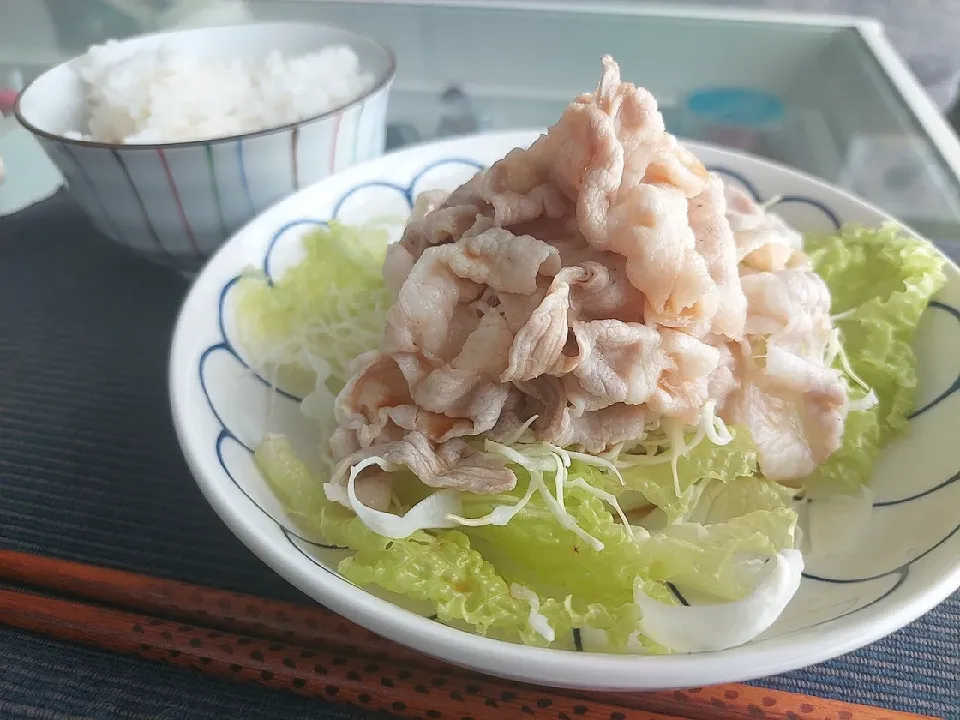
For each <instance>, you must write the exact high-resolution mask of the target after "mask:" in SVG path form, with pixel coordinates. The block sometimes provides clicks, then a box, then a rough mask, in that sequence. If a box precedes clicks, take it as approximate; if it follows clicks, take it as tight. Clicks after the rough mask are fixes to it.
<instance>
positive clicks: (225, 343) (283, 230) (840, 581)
mask: <svg viewBox="0 0 960 720" xmlns="http://www.w3.org/2000/svg"><path fill="white" fill-rule="evenodd" d="M447 165H459V166H468V167H470V168H472V169H474V170H478V171H479V170H482V169H484V167H485V166H484V165H483V164H481V163H479V162H477V161H474V160H470V159H467V158H461V157H457V158H448V159H444V160H439V161H436V162H433V163H430V164H429V165H427V166H425V167H423V168H422V169H421V170H420V171H418V172H417V173H416V174H415V175H414V176H413V178H412V179H411V180H410V182H409V183H408V184H407V185H406V186H403V185H399V184H396V183H392V182H387V181H381V180H375V181H369V182H365V183H361V184H359V185H356V186H354V187H352V188H350V189H349V190H348V191H346V192H345V193H344V194H343V195H341V196H340V198H339V199H338V200H337V202H336V203H335V204H334V210H333V212H332V213H331V216H330V218H328V219H326V220H323V219H319V218H297V219H295V220H291V221H289V222H287V223H285V224H284V225H283V226H281V227H280V228H279V229H278V230H277V231H276V232H275V233H274V235H273V236H272V237H271V239H270V241H269V243H268V244H267V247H266V250H265V253H264V257H263V261H262V264H261V270H262V272H263V274H264V276H266V278H267V282H268V283H270V284H272V283H273V281H274V278H273V275H272V272H273V269H274V268H273V262H272V258H273V253H274V250H275V249H276V247H277V245H278V243H279V242H280V240H281V239H282V238H283V237H284V236H285V235H286V234H287V233H288V232H289V231H291V230H293V229H296V228H302V227H317V226H322V225H326V224H327V223H328V222H329V221H331V220H336V219H337V218H338V217H339V215H340V213H341V211H342V210H343V207H344V205H345V204H346V202H347V201H348V200H349V199H350V198H351V197H353V196H354V195H355V194H356V193H358V192H360V191H362V190H365V189H370V188H386V189H388V190H391V191H394V192H396V193H398V194H399V195H400V196H401V197H402V198H403V200H404V201H405V203H406V205H407V207H408V209H411V210H412V208H413V205H414V200H415V196H416V194H417V185H418V184H419V183H420V181H421V180H422V179H423V177H424V176H425V175H426V174H427V173H428V172H430V171H432V170H435V169H437V168H438V167H442V166H447ZM707 169H708V170H709V171H711V172H714V173H716V174H718V175H721V176H724V177H726V178H729V179H730V180H733V181H734V182H736V183H737V184H738V185H740V186H741V187H742V188H743V189H744V190H745V191H746V192H747V193H748V194H749V195H750V196H751V197H752V198H753V200H754V201H755V202H758V203H763V202H764V198H763V196H762V195H761V193H760V192H759V190H758V189H757V187H756V185H755V184H754V183H752V182H751V181H750V180H749V179H748V178H747V177H745V176H744V175H743V174H742V173H740V172H737V171H735V170H732V169H730V168H728V167H724V166H708V167H707ZM784 204H802V205H807V206H809V207H811V208H813V209H814V210H816V211H817V212H819V213H820V214H822V215H823V216H824V217H825V218H826V220H827V221H828V222H829V223H830V224H831V225H832V226H833V227H834V228H835V229H837V230H839V229H840V227H841V225H842V223H841V219H840V217H839V216H838V214H837V213H836V212H835V211H834V210H833V209H831V208H830V207H828V206H827V205H826V204H824V203H823V202H821V201H819V200H817V199H815V198H811V197H807V196H804V195H783V196H780V197H779V198H777V199H776V201H775V202H772V203H770V207H778V206H780V205H784ZM241 277H242V276H241V275H237V276H235V277H233V278H231V279H230V280H229V281H227V283H226V284H225V285H224V286H223V288H222V289H221V291H220V295H219V298H218V307H217V324H218V330H219V333H220V339H219V340H218V342H216V343H214V344H212V345H210V346H209V347H207V348H206V350H204V352H203V353H202V354H201V356H200V360H199V363H198V368H197V372H198V375H199V381H200V387H201V390H202V392H203V396H204V399H205V400H206V402H207V406H208V408H209V409H210V412H211V413H212V414H213V416H214V417H215V418H216V420H217V423H218V424H219V425H220V428H221V430H220V433H219V435H218V436H217V440H216V446H215V452H216V455H217V459H218V461H219V463H220V467H221V468H222V469H223V471H224V474H225V475H226V477H228V478H229V479H230V481H231V482H232V483H233V484H234V486H235V487H236V488H237V489H238V490H239V491H240V492H241V493H242V494H243V495H244V497H246V498H247V499H248V500H249V501H250V503H251V504H252V505H253V506H254V507H256V508H257V509H258V510H259V511H260V512H261V513H263V515H265V516H266V517H267V518H269V519H270V520H271V521H272V522H273V523H274V524H276V525H277V527H278V529H279V530H280V531H281V533H282V534H283V536H284V537H285V538H286V540H287V541H288V542H289V543H290V544H291V545H292V546H293V547H294V549H295V550H296V551H297V552H299V553H300V554H301V555H303V556H304V557H306V558H307V559H308V560H310V562H312V563H313V564H314V565H316V566H317V567H318V568H321V569H322V570H324V571H325V572H327V573H330V574H332V575H335V576H336V577H338V578H340V579H341V580H343V581H345V582H350V581H349V580H347V579H346V578H344V577H343V576H342V575H340V574H339V573H337V572H336V571H334V570H332V569H330V568H328V567H326V566H325V565H323V564H321V563H320V562H318V561H317V559H316V558H314V557H313V556H312V555H311V554H310V553H308V552H306V551H305V550H304V549H303V547H301V544H300V543H304V544H307V545H310V546H312V547H316V548H319V549H324V550H338V551H345V552H346V551H348V548H343V547H339V546H336V545H328V544H324V543H318V542H315V541H312V540H309V539H307V538H304V537H302V536H301V535H299V534H298V533H297V532H296V531H294V530H292V529H290V528H288V527H287V526H286V525H284V524H283V523H282V522H281V521H280V520H278V519H277V518H274V517H273V516H272V515H271V514H270V513H269V512H267V510H266V509H264V508H263V507H261V506H260V504H259V503H257V502H256V500H254V499H253V498H252V497H251V496H250V495H249V494H248V493H247V492H246V491H245V490H244V489H243V488H242V487H241V485H240V484H239V483H238V482H237V480H236V478H235V477H234V476H233V473H232V472H231V470H230V468H229V467H228V464H227V462H226V461H225V458H224V453H223V448H224V444H225V443H226V442H233V443H235V444H236V445H237V446H238V447H240V448H242V449H243V450H244V451H246V452H247V453H249V454H250V455H251V456H252V455H253V449H252V448H250V447H249V446H247V445H246V444H245V443H243V442H242V441H241V440H240V439H239V438H238V436H237V435H236V434H235V433H234V432H233V431H232V430H230V428H229V427H228V425H227V424H226V423H225V422H224V420H223V418H222V417H221V416H220V414H219V412H218V410H217V409H216V407H215V404H214V402H213V400H212V399H211V396H210V393H209V391H208V388H207V382H206V377H205V375H204V369H205V367H206V364H207V362H208V360H209V358H210V357H211V356H212V355H213V354H215V353H218V352H225V353H227V354H229V356H230V357H232V358H233V360H234V361H235V362H237V363H239V364H240V365H241V367H242V368H243V369H244V370H246V371H248V372H249V373H251V375H252V376H253V377H254V378H256V380H257V381H258V382H259V383H261V384H263V385H264V386H266V387H268V388H271V389H272V390H273V392H275V393H277V394H278V395H280V396H281V397H283V398H286V399H287V400H289V401H293V402H300V401H301V400H302V398H299V397H297V396H296V395H293V394H291V393H289V392H286V391H284V390H282V389H280V388H277V387H275V386H273V384H272V383H270V382H269V381H268V380H267V379H266V378H265V377H263V376H262V375H261V374H260V373H259V372H257V371H256V370H255V368H254V367H253V365H252V363H250V362H248V361H247V360H246V359H244V357H243V355H242V354H241V352H240V351H239V349H238V347H237V344H235V343H234V342H233V341H232V340H231V338H230V335H229V333H228V332H227V327H226V320H225V314H226V303H227V298H228V297H229V294H230V291H231V290H232V289H233V288H234V286H235V285H236V284H237V282H238V281H239V280H240V279H241ZM929 307H930V308H931V309H936V310H940V311H943V312H946V313H948V314H949V315H950V316H951V317H952V318H953V319H954V320H955V321H956V322H957V323H958V324H960V311H958V310H957V309H956V308H954V307H952V306H949V305H946V304H944V303H942V302H940V301H933V302H931V303H930V306H929ZM958 390H960V374H958V376H957V378H956V379H955V380H954V382H953V383H952V384H951V385H950V386H949V387H948V388H947V389H946V390H944V391H943V392H941V393H940V394H939V395H937V396H936V397H935V398H934V399H933V400H931V401H929V402H928V403H926V404H925V405H923V406H922V407H920V408H918V409H917V410H915V411H914V412H913V413H912V414H911V415H910V419H914V418H916V417H918V416H920V415H922V414H924V413H926V412H928V411H930V410H931V409H933V408H934V407H936V406H937V405H939V404H940V403H942V402H943V401H944V400H946V399H947V398H949V397H951V396H952V395H953V394H955V393H956V392H957V391H958ZM958 481H960V471H958V472H957V473H956V474H954V475H953V476H952V477H950V478H948V479H947V480H945V481H943V482H942V483H940V484H938V485H936V486H934V487H932V488H929V489H927V490H924V491H922V492H919V493H916V494H915V495H912V496H909V497H905V498H901V499H896V500H885V501H877V502H874V504H873V507H874V509H875V510H883V509H884V508H888V507H894V506H897V505H902V504H904V503H908V502H911V501H914V500H918V499H920V498H923V497H926V496H928V495H931V494H933V493H935V492H937V491H939V490H942V489H944V488H946V487H949V486H951V485H953V484H954V483H956V482H958ZM958 532H960V524H958V525H957V526H956V527H955V528H954V529H953V530H951V531H950V532H949V533H948V534H947V535H946V536H945V537H943V538H941V539H940V540H939V541H937V542H936V543H935V544H933V545H932V546H931V547H929V548H927V549H926V550H924V551H922V552H920V553H918V554H917V555H916V556H915V557H913V558H911V559H910V560H909V561H907V562H905V563H903V564H902V565H900V566H898V567H896V568H893V569H891V570H888V571H886V572H882V573H877V574H875V575H872V576H869V577H857V578H836V577H825V576H820V575H814V574H811V573H807V572H804V573H803V577H804V579H805V580H808V581H816V582H821V583H827V584H833V585H848V584H856V583H867V582H872V581H875V580H880V579H882V578H887V577H890V578H896V580H895V582H894V584H893V585H892V586H891V587H890V588H888V589H887V590H886V591H884V592H883V593H882V594H881V595H879V596H878V597H876V598H874V599H873V600H870V601H869V602H867V603H866V604H864V605H861V606H859V607H856V608H854V609H852V610H849V611H847V612H845V613H842V614H840V615H837V616H835V617H832V618H829V619H827V620H823V621H820V622H816V623H812V624H810V625H806V626H804V628H803V629H809V628H811V627H818V626H820V625H824V624H826V623H830V622H833V621H835V620H839V619H841V618H844V617H848V616H850V615H852V614H854V613H857V612H860V611H862V610H865V609H867V608H869V607H872V606H874V605H876V604H877V603H879V602H881V601H883V600H884V599H886V598H888V597H889V596H890V595H892V594H893V593H894V592H896V591H897V590H898V589H899V588H900V587H902V586H903V584H904V583H905V582H906V580H907V578H908V576H909V574H910V568H911V566H912V565H913V564H914V563H915V562H917V561H918V560H920V559H922V558H924V557H926V556H927V555H928V554H930V553H931V552H933V551H934V550H936V549H937V548H938V547H940V546H941V545H943V544H944V543H946V542H947V541H948V540H949V539H950V538H951V537H953V536H954V535H955V534H957V533H958ZM350 584H353V583H350ZM670 587H671V591H672V592H673V593H674V594H675V595H676V596H677V598H678V599H679V600H680V602H681V603H683V604H687V601H686V600H685V599H684V597H683V596H682V595H681V593H680V592H679V590H677V588H676V587H674V586H673V585H672V584H670ZM429 619H436V617H435V616H433V617H431V618H429ZM795 631H796V630H794V631H789V632H788V633H786V634H790V633H791V632H795ZM572 647H573V649H574V650H575V651H577V652H582V651H584V647H583V640H582V637H581V632H580V630H579V629H574V630H573V636H572Z"/></svg>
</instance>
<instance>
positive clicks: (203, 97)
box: [65, 41, 374, 143]
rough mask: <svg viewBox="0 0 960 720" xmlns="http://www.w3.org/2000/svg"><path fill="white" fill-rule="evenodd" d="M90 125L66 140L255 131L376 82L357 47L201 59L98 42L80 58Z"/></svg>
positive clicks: (325, 107) (318, 110)
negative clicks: (361, 65) (355, 50)
mask: <svg viewBox="0 0 960 720" xmlns="http://www.w3.org/2000/svg"><path fill="white" fill-rule="evenodd" d="M77 72H78V74H79V75H80V78H81V80H82V82H83V83H84V87H85V90H86V93H87V105H88V107H87V111H88V114H87V118H86V122H87V127H86V128H84V129H83V130H82V131H77V130H71V131H70V132H68V133H65V134H66V136H67V137H73V138H77V139H80V138H82V139H87V140H96V141H99V142H111V143H168V142H181V141H188V140H207V139H212V138H216V137H227V136H231V135H240V134H242V133H249V132H256V131H257V130H264V129H267V128H270V127H275V126H277V125H284V124H286V123H291V122H296V121H298V120H303V119H305V118H308V117H311V116H314V115H319V114H322V113H325V112H328V111H330V110H334V109H336V108H338V107H341V106H343V105H345V104H347V103H349V102H351V101H353V100H355V99H357V98H358V97H360V96H362V95H363V94H364V93H366V92H368V91H369V90H370V89H372V87H373V83H374V78H373V76H372V75H371V74H370V73H368V72H365V71H364V70H363V68H361V67H360V60H359V58H358V57H357V54H356V53H355V52H354V51H353V49H352V48H350V47H347V46H334V47H328V48H324V49H323V50H320V51H319V52H315V53H308V54H304V55H299V56H291V57H284V56H282V55H281V53H280V52H279V51H274V52H271V53H270V54H269V55H267V57H266V58H263V57H260V58H247V59H240V58H220V57H203V58H200V57H197V56H195V55H192V54H187V53H184V52H177V51H175V50H173V49H171V48H169V47H167V46H163V45H161V46H160V47H159V48H158V49H157V50H155V51H150V52H138V53H134V54H133V55H131V54H130V52H129V49H128V48H125V47H124V46H123V44H122V43H119V42H116V41H108V42H107V43H105V44H103V45H97V46H94V47H91V48H90V49H89V50H88V51H87V53H86V54H85V55H83V56H82V57H81V58H79V60H78V62H77Z"/></svg>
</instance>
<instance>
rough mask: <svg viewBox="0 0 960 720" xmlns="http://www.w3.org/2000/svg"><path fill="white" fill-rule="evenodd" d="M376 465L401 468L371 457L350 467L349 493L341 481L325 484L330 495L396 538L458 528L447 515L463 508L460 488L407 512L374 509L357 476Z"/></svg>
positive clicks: (439, 493)
mask: <svg viewBox="0 0 960 720" xmlns="http://www.w3.org/2000/svg"><path fill="white" fill-rule="evenodd" d="M374 465H376V466H377V467H379V468H380V469H381V470H384V471H386V472H392V471H394V470H397V469H398V468H397V466H395V465H393V464H392V463H389V462H387V461H386V460H384V459H383V458H382V457H380V456H378V455H375V456H373V457H368V458H366V459H365V460H361V461H360V462H358V463H357V464H356V465H354V466H353V467H352V468H351V469H350V478H349V479H348V480H347V487H346V493H344V488H343V485H341V484H339V483H327V484H326V485H324V486H323V489H324V492H325V493H326V495H327V498H329V499H330V500H332V501H334V502H339V503H341V504H344V505H346V506H347V507H349V508H350V509H352V510H353V511H354V512H355V513H356V514H357V517H358V518H359V519H360V522H362V523H363V524H364V525H366V526H367V527H368V528H370V529H371V530H373V531H374V532H375V533H377V534H378V535H382V536H383V537H387V538H392V539H395V540H398V539H400V538H405V537H410V536H411V535H413V533H415V532H416V531H417V530H428V529H433V528H451V527H456V523H455V522H453V521H452V520H449V519H448V518H449V516H450V515H459V514H460V513H461V512H462V511H463V507H462V504H461V502H460V493H459V492H458V491H457V490H437V491H436V492H434V493H432V494H431V495H429V496H427V497H426V498H424V499H423V500H421V501H420V502H418V503H417V504H416V505H414V506H413V507H412V508H410V510H408V511H407V513H406V514H405V515H395V514H393V513H388V512H382V511H380V510H374V509H373V508H371V507H367V506H366V505H364V504H363V503H362V502H360V499H359V498H358V497H357V476H358V475H359V474H360V473H361V472H363V471H364V470H365V469H366V468H368V467H372V466H374ZM344 495H345V497H344ZM344 501H346V502H344Z"/></svg>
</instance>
